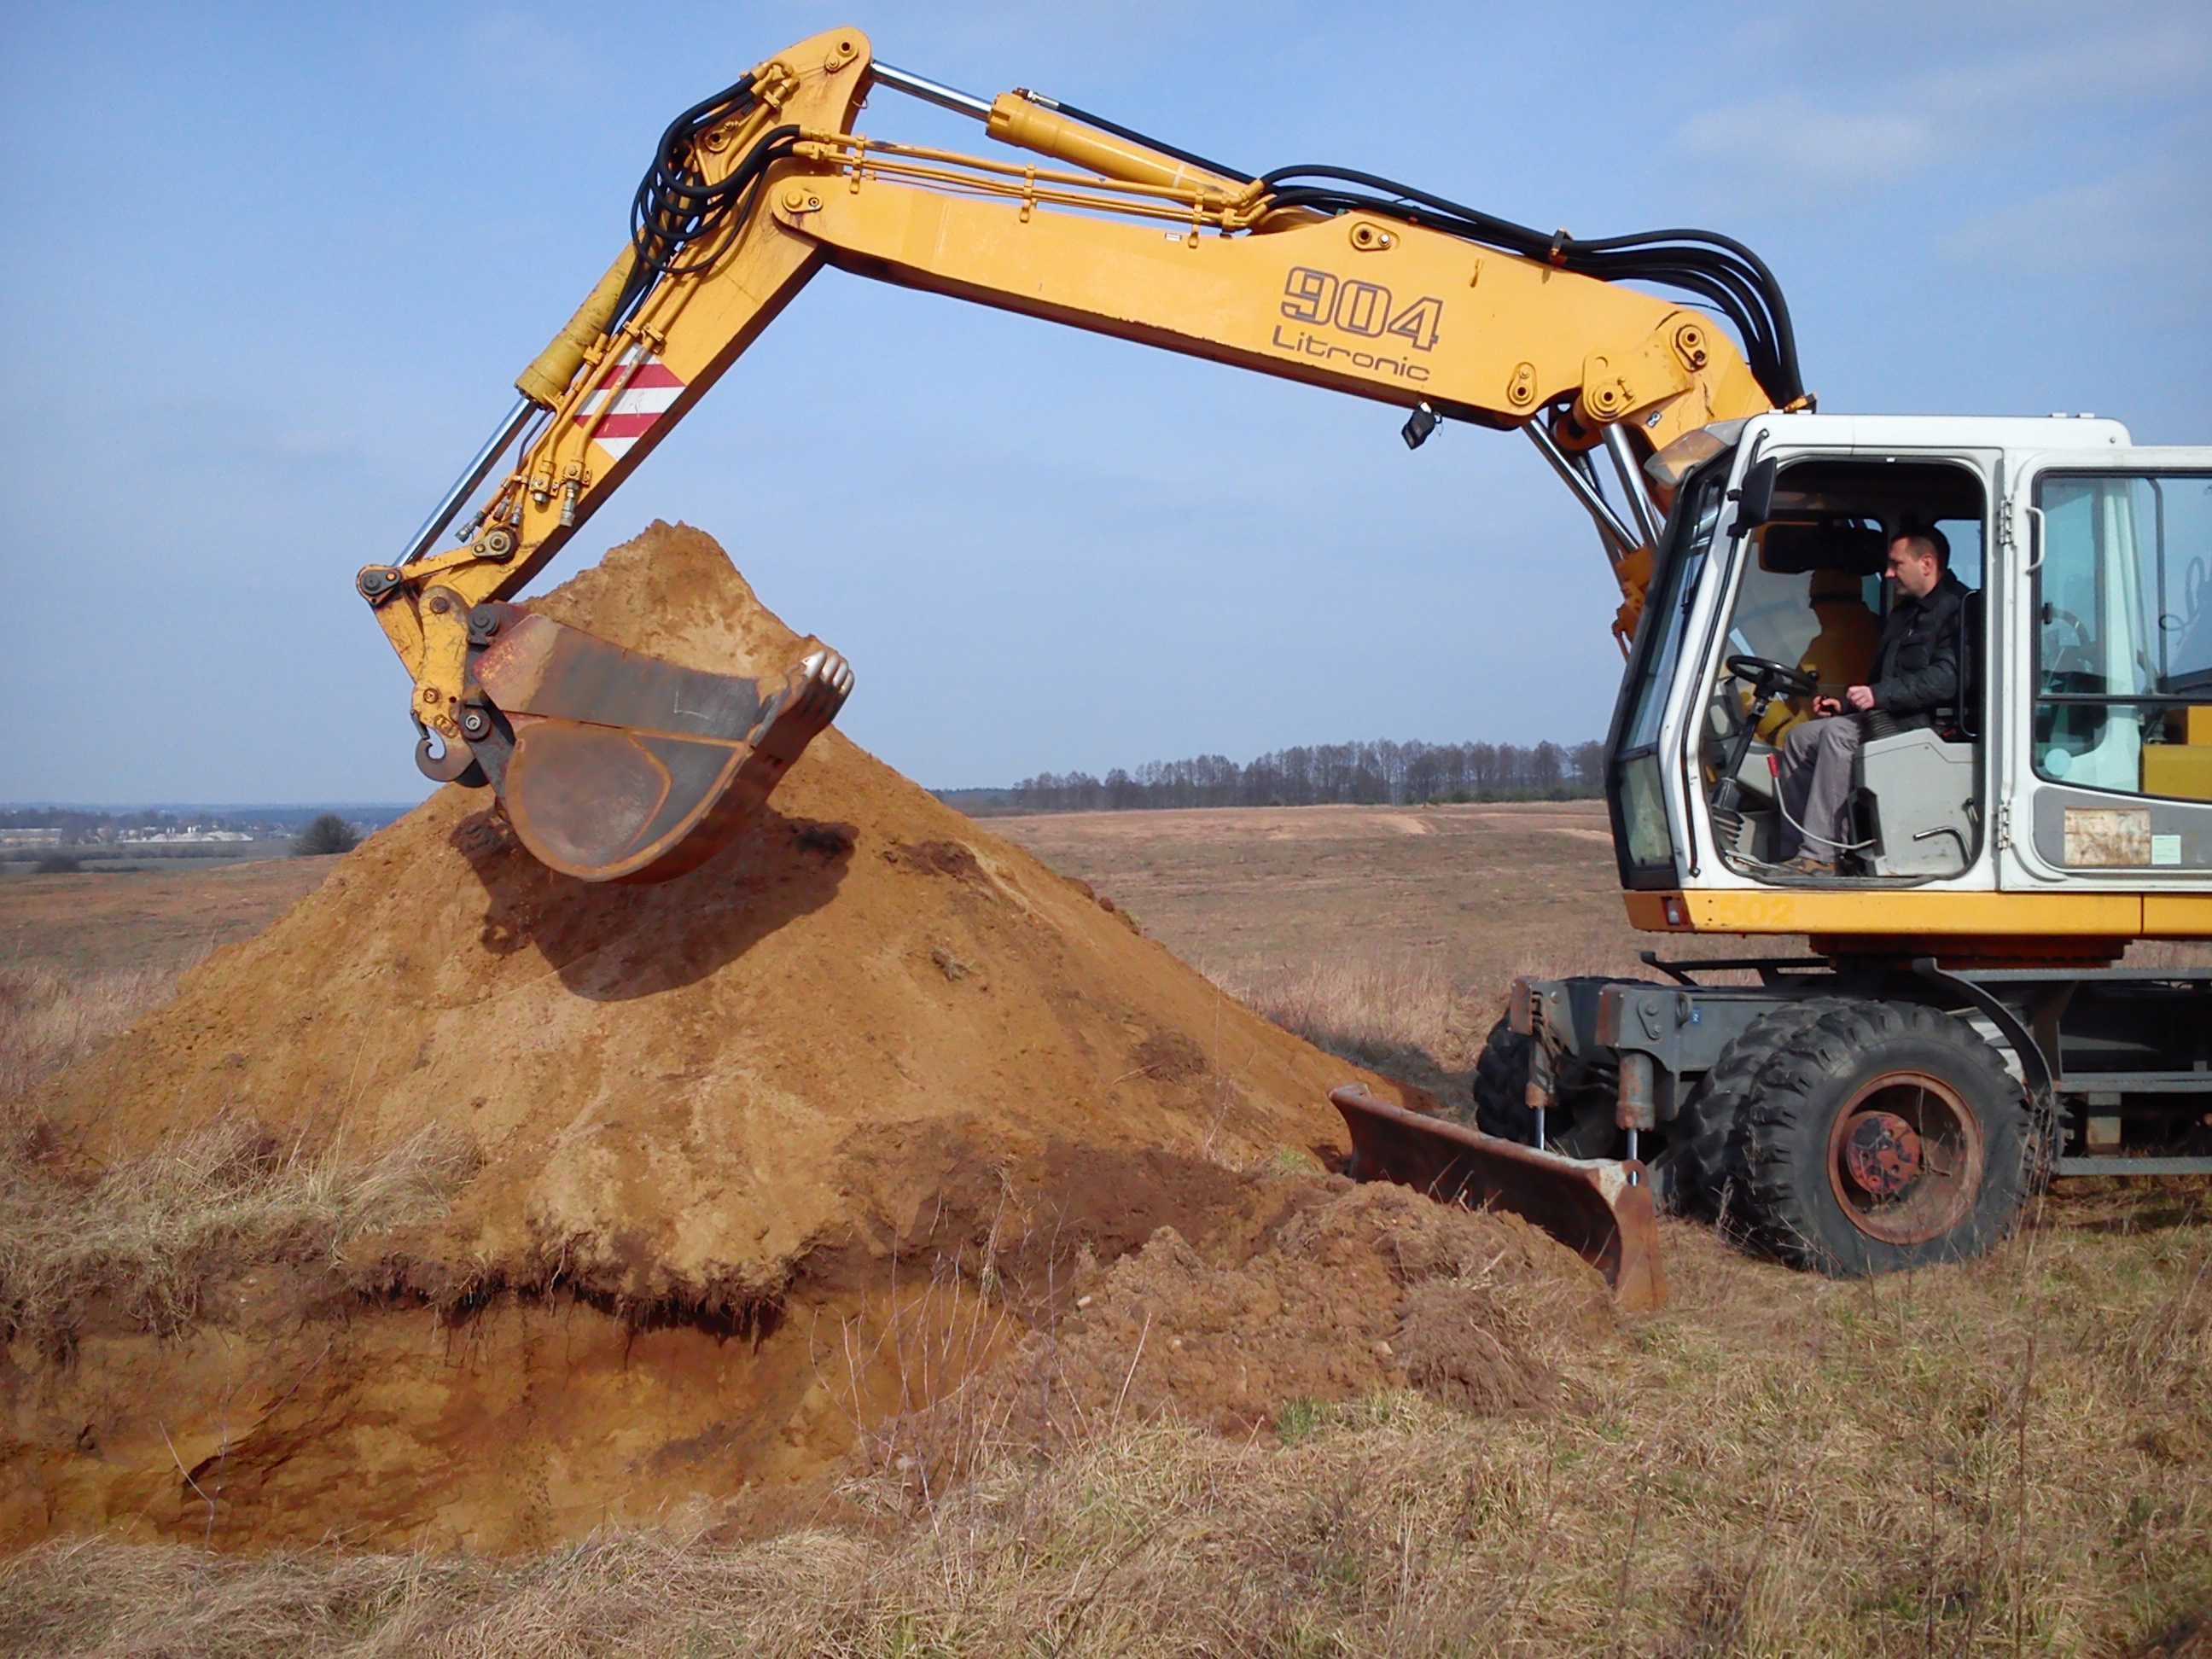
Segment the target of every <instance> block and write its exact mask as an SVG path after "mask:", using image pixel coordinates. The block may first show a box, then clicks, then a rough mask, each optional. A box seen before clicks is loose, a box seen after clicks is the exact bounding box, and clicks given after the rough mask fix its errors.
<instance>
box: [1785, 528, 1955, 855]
mask: <svg viewBox="0 0 2212 1659" xmlns="http://www.w3.org/2000/svg"><path fill="white" fill-rule="evenodd" d="M1888 574H1889V580H1891V581H1893V582H1894V583H1895V584H1896V585H1897V598H1896V602H1895V603H1894V604H1893V605H1892V606H1891V607H1890V611H1889V614H1888V616H1887V617H1884V618H1883V619H1882V624H1881V647H1880V648H1879V649H1878V650H1877V651H1876V652H1875V667H1874V678H1873V680H1872V681H1871V682H1870V683H1869V684H1865V685H1853V686H1850V687H1847V688H1846V689H1845V690H1844V695H1843V696H1841V697H1830V696H1816V697H1814V699H1813V716H1814V717H1813V718H1812V719H1811V720H1807V721H1806V722H1805V723H1804V724H1803V725H1802V726H1797V727H1796V729H1795V730H1793V731H1792V732H1790V735H1789V737H1788V738H1786V739H1785V740H1784V743H1783V745H1782V810H1783V813H1784V818H1783V823H1782V837H1781V852H1782V855H1783V858H1784V863H1785V867H1787V868H1789V869H1790V870H1792V871H1795V872H1797V873H1799V874H1801V875H1809V876H1832V875H1834V874H1835V873H1836V857H1837V854H1838V853H1840V852H1842V851H1843V850H1844V847H1845V843H1846V842H1847V840H1848V833H1847V826H1846V825H1845V823H1844V798H1845V797H1846V796H1847V795H1849V794H1850V787H1851V763H1852V760H1853V758H1854V757H1857V754H1858V751H1859V744H1860V742H1861V740H1862V739H1863V738H1864V736H1865V717H1866V716H1867V715H1869V714H1875V713H1877V712H1879V713H1881V714H1887V715H1888V716H1889V717H1890V719H1891V720H1893V722H1894V723H1895V726H1896V729H1897V730H1899V731H1905V732H1909V731H1912V730H1915V729H1916V728H1917V727H1920V726H1929V725H1932V724H1933V723H1934V720H1933V715H1934V713H1935V711H1936V709H1937V708H1942V707H1943V706H1944V705H1945V704H1947V703H1954V702H1957V701H1958V697H1959V607H1960V605H1962V604H1964V603H1965V601H1966V584H1965V583H1964V582H1961V581H1960V580H1959V579H1958V578H1957V577H1956V576H1954V575H1953V574H1951V544H1950V543H1949V542H1948V541H1946V540H1945V539H1944V537H1943V532H1942V531H1940V530H1936V529H1932V528H1930V529H1927V530H1906V531H1902V532H1899V534H1898V535H1896V536H1895V537H1893V538H1892V539H1891V541H1890V544H1889V572H1888Z"/></svg>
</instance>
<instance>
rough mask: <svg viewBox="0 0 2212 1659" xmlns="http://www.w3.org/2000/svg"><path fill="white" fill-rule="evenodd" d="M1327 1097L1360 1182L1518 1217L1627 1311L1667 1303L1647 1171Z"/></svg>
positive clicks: (1358, 1097)
mask: <svg viewBox="0 0 2212 1659" xmlns="http://www.w3.org/2000/svg"><path fill="white" fill-rule="evenodd" d="M1328 1098H1329V1103H1330V1104H1331V1105H1333V1106H1334V1107H1335V1108H1336V1109H1337V1110H1338V1111H1340V1112H1341V1113H1342V1114H1343V1115H1344V1121H1345V1127H1347V1128H1348V1129H1350V1130H1351V1131H1352V1174H1353V1176H1354V1177H1355V1178H1356V1179H1358V1180H1360V1181H1395V1182H1399V1183H1400V1184H1401V1185H1402V1186H1407V1187H1413V1188H1419V1190H1420V1191H1422V1192H1425V1193H1426V1194H1429V1195H1430V1196H1431V1198H1435V1199H1439V1200H1443V1202H1445V1203H1447V1204H1451V1203H1458V1204H1464V1205H1467V1206H1468V1207H1469V1208H1473V1209H1482V1208H1496V1209H1500V1210H1510V1212H1513V1213H1514V1214H1515V1215H1517V1216H1519V1217H1521V1218H1522V1219H1523V1220H1525V1221H1528V1222H1529V1223H1531V1224H1533V1225H1535V1226H1538V1227H1541V1228H1542V1229H1543V1230H1544V1231H1546V1232H1547V1233H1549V1234H1551V1236H1552V1237H1554V1238H1556V1239H1558V1240H1559V1242H1560V1243H1563V1244H1565V1246H1566V1247H1567V1248H1568V1249H1571V1250H1572V1251H1574V1252H1575V1253H1576V1254H1577V1255H1579V1256H1581V1257H1582V1259H1583V1261H1587V1262H1589V1264H1590V1265H1591V1266H1592V1267H1595V1268H1596V1269H1597V1270H1598V1271H1599V1272H1600V1273H1603V1274H1604V1275H1605V1281H1606V1283H1607V1285H1611V1286H1612V1287H1613V1301H1614V1303H1615V1304H1617V1305H1618V1306H1619V1307H1620V1308H1621V1309H1622V1310H1625V1311H1626V1312H1630V1313H1643V1312H1646V1311H1648V1310H1651V1309H1654V1308H1657V1307H1660V1306H1662V1305H1663V1304H1665V1302H1666V1300H1667V1279H1666V1275H1665V1274H1664V1273H1662V1271H1661V1269H1660V1266H1659V1232H1658V1224H1657V1221H1656V1218H1655V1216H1654V1212H1653V1211H1652V1208H1651V1188H1650V1182H1648V1181H1647V1180H1646V1179H1645V1177H1644V1166H1643V1165H1642V1164H1636V1163H1616V1162H1613V1161H1612V1160H1610V1159H1605V1158H1562V1157H1561V1156H1560V1155H1559V1153H1557V1152H1539V1151H1538V1150H1537V1149H1536V1148H1535V1147H1534V1146H1521V1145H1519V1144H1517V1143H1516V1142H1514V1141H1510V1140H1500V1139H1498V1138H1497V1137H1496V1136H1494V1135H1486V1134H1484V1133H1481V1132H1480V1130H1476V1129H1470V1128H1467V1127H1463V1126H1462V1125H1460V1124H1457V1123H1454V1122H1452V1121H1449V1119H1446V1118H1441V1117H1427V1116H1424V1115H1422V1114H1421V1113H1419V1112H1409V1111H1407V1109H1405V1108H1404V1107H1402V1106H1392V1105H1389V1104H1388V1103H1384V1102H1383V1101H1380V1100H1377V1099H1376V1098H1375V1097H1374V1096H1372V1095H1370V1094H1369V1093H1368V1092H1367V1091H1365V1090H1364V1089H1361V1088H1359V1087H1358V1086H1357V1085H1352V1086H1349V1087H1346V1088H1342V1089H1339V1090H1337V1091H1334V1093H1332V1094H1331V1095H1330V1096H1329V1097H1328Z"/></svg>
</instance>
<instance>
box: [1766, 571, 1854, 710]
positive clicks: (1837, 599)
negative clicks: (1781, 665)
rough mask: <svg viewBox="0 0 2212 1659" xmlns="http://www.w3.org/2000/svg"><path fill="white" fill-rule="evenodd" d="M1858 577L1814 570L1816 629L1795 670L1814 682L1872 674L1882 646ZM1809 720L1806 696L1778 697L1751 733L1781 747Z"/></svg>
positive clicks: (1848, 681) (1836, 682) (1840, 682)
mask: <svg viewBox="0 0 2212 1659" xmlns="http://www.w3.org/2000/svg"><path fill="white" fill-rule="evenodd" d="M1860 587H1861V584H1860V580H1859V578H1858V577H1857V576H1855V575H1853V574H1851V573H1850V571H1848V570H1815V571H1814V573H1813V583H1812V606H1813V615H1814V617H1816V618H1818V619H1819V621H1820V632H1818V633H1817V634H1815V635H1813V637H1812V639H1811V640H1810V641H1808V642H1807V644H1806V647H1805V649H1804V652H1803V653H1802V655H1801V656H1800V657H1799V658H1798V659H1797V666H1798V668H1799V669H1800V670H1801V671H1803V672H1805V673H1808V674H1810V675H1811V676H1812V677H1813V679H1814V684H1816V685H1820V686H1831V687H1832V686H1844V685H1856V684H1858V683H1860V682H1861V681H1863V680H1866V679H1869V678H1872V677H1873V674H1874V663H1875V653H1876V652H1877V651H1878V650H1879V649H1880V648H1881V617H1877V616H1875V614H1874V612H1873V611H1869V610H1868V609H1867V605H1866V599H1865V598H1864V597H1863V594H1862V592H1861V591H1860ZM1812 718H1813V708H1812V704H1811V702H1810V700H1809V699H1808V701H1806V702H1804V703H1802V705H1801V704H1800V703H1799V702H1797V700H1796V699H1795V698H1790V697H1778V698H1776V699H1775V700H1774V702H1772V703H1771V704H1770V705H1768V707H1767V710H1766V714H1765V718H1764V719H1762V720H1760V721H1759V730H1758V731H1757V732H1755V733H1754V734H1753V735H1755V736H1756V737H1757V738H1759V741H1760V742H1761V743H1764V744H1770V745H1771V746H1773V747H1775V748H1780V747H1781V745H1782V740H1783V738H1785V737H1786V736H1788V735H1789V734H1790V732H1794V731H1796V729H1797V728H1798V727H1799V726H1802V725H1803V724H1804V723H1805V722H1806V721H1807V720H1811V719H1812Z"/></svg>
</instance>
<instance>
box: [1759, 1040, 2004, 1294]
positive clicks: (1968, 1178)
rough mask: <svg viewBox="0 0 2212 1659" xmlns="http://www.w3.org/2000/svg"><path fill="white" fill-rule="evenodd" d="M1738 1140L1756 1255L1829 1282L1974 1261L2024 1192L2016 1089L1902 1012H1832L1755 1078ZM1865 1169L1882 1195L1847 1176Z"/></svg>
mask: <svg viewBox="0 0 2212 1659" xmlns="http://www.w3.org/2000/svg"><path fill="white" fill-rule="evenodd" d="M1898 1125H1902V1126H1903V1127H1906V1128H1910V1129H1911V1131H1912V1132H1913V1137H1912V1139H1911V1143H1910V1145H1911V1146H1912V1147H1913V1148H1915V1149H1916V1150H1915V1151H1914V1152H1912V1153H1911V1155H1910V1156H1909V1157H1900V1156H1899V1141H1898V1139H1895V1138H1893V1137H1890V1136H1888V1135H1887V1133H1886V1131H1887V1129H1888V1128H1890V1127H1894V1126H1898ZM1736 1127H1737V1133H1738V1136H1739V1146H1738V1150H1737V1153H1736V1155H1737V1156H1738V1157H1740V1158H1741V1168H1742V1171H1743V1184H1744V1188H1745V1190H1744V1192H1743V1194H1742V1200H1741V1201H1742V1205H1743V1208H1744V1212H1745V1215H1746V1218H1747V1220H1748V1221H1749V1222H1750V1223H1751V1224H1752V1227H1753V1237H1755V1239H1756V1240H1757V1242H1758V1243H1759V1244H1760V1245H1762V1246H1763V1247H1764V1248H1765V1249H1769V1250H1771V1251H1772V1252H1773V1253H1774V1254H1775V1255H1778V1256H1780V1257H1782V1258H1783V1259H1784V1261H1794V1262H1796V1263H1798V1264H1800V1265H1802V1266H1805V1267H1814V1268H1816V1269H1818V1270H1819V1271H1820V1272H1821V1273H1828V1274H1831V1275H1832V1276H1835V1277H1838V1278H1858V1277H1862V1276H1863V1275H1866V1274H1869V1273H1892V1272H1894V1271H1896V1270H1897V1269H1899V1268H1901V1267H1927V1266H1930V1265H1932V1264H1935V1263H1937V1262H1943V1261H1960V1260H1962V1259H1964V1258H1966V1257H1968V1256H1972V1255H1979V1254H1981V1253H1982V1252H1983V1251H1984V1250H1986V1249H1989V1248H1990V1246H1991V1245H1993V1244H1995V1243H1996V1242H1997V1241H1998V1240H1999V1239H2001V1238H2002V1237H2004V1235H2005V1234H2006V1233H2007V1232H2008V1231H2009V1230H2010V1229H2011V1227H2012V1225H2013V1222H2014V1221H2015V1218H2017V1217H2018V1215H2019V1213H2020V1206H2021V1201H2022V1200H2023V1199H2024V1198H2025V1196H2026V1194H2027V1182H2028V1174H2029V1172H2028V1169H2027V1156H2026V1154H2027V1130H2028V1125H2027V1102H2026V1099H2025V1097H2023V1096H2022V1094H2021V1086H2020V1085H2019V1084H2018V1083H2017V1082H2016V1081H2015V1080H2014V1079H2013V1077H2012V1076H2011V1074H2010V1073H2008V1072H2007V1071H2006V1070H2005V1066H2004V1061H2003V1060H2002V1058H2001V1057H2000V1056H1999V1054H1997V1051H1996V1049H1995V1048H1991V1047H1990V1045H1989V1044H1988V1043H1987V1042H1984V1041H1983V1040H1982V1039H1981V1037H1980V1036H1978V1034H1977V1033H1976V1032H1975V1031H1974V1030H1972V1027H1970V1026H1968V1025H1967V1024H1965V1023H1964V1022H1963V1021H1960V1020H1957V1019H1954V1018H1951V1017H1950V1016H1948V1014H1943V1013H1939V1012H1936V1010H1934V1009H1931V1008H1923V1007H1921V1006H1917V1004H1913V1003H1903V1002H1838V1003H1830V1004H1828V1005H1827V1006H1826V1008H1825V1010H1824V1012H1822V1013H1821V1015H1820V1018H1818V1019H1816V1020H1814V1022H1813V1023H1812V1024H1809V1025H1808V1026H1805V1027H1803V1028H1802V1030H1800V1031H1799V1032H1798V1033H1797V1034H1796V1036H1795V1037H1794V1038H1793V1039H1792V1041H1790V1042H1789V1043H1788V1044H1787V1045H1786V1046H1785V1047H1784V1048H1782V1049H1781V1050H1780V1051H1779V1052H1778V1053H1777V1054H1774V1055H1773V1056H1772V1057H1771V1059H1770V1060H1768V1061H1767V1062H1766V1063H1765V1066H1762V1067H1761V1068H1760V1069H1759V1075H1758V1079H1757V1082H1756V1084H1755V1086H1754V1087H1753V1090H1752V1091H1751V1093H1750V1095H1749V1097H1748V1098H1747V1100H1746V1101H1745V1102H1744V1103H1743V1104H1742V1105H1741V1107H1740V1108H1739V1109H1738V1112H1737V1117H1736ZM1855 1140H1856V1141H1857V1143H1858V1146H1859V1150H1860V1152H1861V1153H1862V1154H1863V1156H1862V1158H1858V1159H1855V1158H1853V1157H1852V1155H1851V1154H1852V1151H1853V1143H1854V1141H1855ZM1869 1148H1871V1149H1872V1150H1871V1152H1869ZM1869 1157H1870V1158H1889V1159H1891V1160H1893V1164H1892V1167H1891V1168H1889V1169H1887V1170H1879V1171H1877V1172H1876V1174H1875V1178H1876V1179H1877V1180H1878V1181H1880V1182H1895V1183H1896V1184H1895V1185H1894V1186H1893V1187H1889V1188H1887V1189H1886V1190H1884V1191H1882V1192H1881V1193H1879V1194H1877V1193H1876V1192H1875V1189H1874V1188H1869V1187H1868V1186H1866V1185H1865V1184H1864V1182H1865V1181H1866V1179H1867V1177H1866V1176H1864V1175H1863V1174H1854V1173H1853V1169H1854V1166H1855V1164H1856V1165H1858V1166H1859V1167H1860V1168H1862V1169H1863V1167H1864V1164H1865V1163H1866V1162H1867V1161H1868V1158H1869Z"/></svg>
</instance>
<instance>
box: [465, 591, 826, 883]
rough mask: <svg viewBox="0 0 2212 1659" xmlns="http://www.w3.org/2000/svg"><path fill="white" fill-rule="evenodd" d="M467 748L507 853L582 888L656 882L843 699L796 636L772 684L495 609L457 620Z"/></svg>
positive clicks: (729, 827) (799, 748) (700, 845)
mask: <svg viewBox="0 0 2212 1659" xmlns="http://www.w3.org/2000/svg"><path fill="white" fill-rule="evenodd" d="M469 623H470V646H469V678H470V683H471V690H472V691H473V692H474V693H476V695H477V696H479V697H480V698H481V700H482V701H483V702H484V703H485V704H487V705H489V710H488V712H489V714H492V716H493V718H492V719H491V721H490V725H491V728H492V729H490V730H489V732H486V733H485V734H484V735H483V736H481V737H477V738H473V739H472V741H471V747H472V748H473V750H474V751H475V757H476V760H477V763H479V764H481V765H482V766H483V769H484V773H485V775H486V776H487V777H488V779H489V781H490V782H491V783H492V784H493V785H494V786H495V787H496V788H497V789H498V791H499V793H500V798H501V799H502V800H503V801H504V802H505V803H506V805H507V817H509V819H510V820H512V822H513V825H514V831H515V834H516V836H518V837H519V838H520V841H521V842H522V844H523V845H524V846H525V847H526V848H529V849H530V851H531V852H532V854H534V855H536V857H537V858H538V860H540V861H541V862H543V863H544V864H546V865H548V866H550V867H552V868H553V869H556V870H558V871H560V872H562V874H563V875H569V876H574V877H577V878H580V879H581V880H584V881H665V880H666V879H667V878H670V877H671V876H678V875H681V874H683V873H684V872H685V871H687V870H690V869H693V868H695V867H696V866H698V865H700V864H702V863H703V862H705V861H706V860H707V859H708V858H709V857H711V856H712V855H713V854H714V852H715V851H716V850H717V849H718V848H720V847H721V846H723V845H724V844H725V843H726V842H727V841H728V840H729V839H730V837H731V836H732V834H734V833H735V832H736V830H737V829H738V827H739V826H740V825H742V824H743V823H744V822H745V820H746V819H747V818H749V817H751V815H752V814H753V813H754V812H756V811H757V810H758V809H759V807H760V805H761V803H762V802H763V801H764V800H766V799H768V795H769V791H770V790H772V789H774V788H775V786H776V784H777V782H778V781H781V778H782V776H783V775H784V773H785V771H786V770H787V769H789V767H790V765H791V763H793V761H795V760H797V759H798V758H799V756H800V754H801V753H803V752H804V751H805V748H806V745H807V744H808V743H809V742H811V740H812V739H813V738H814V737H815V735H816V734H817V732H820V731H821V730H822V729H823V727H824V726H828V725H829V722H830V721H831V720H835V719H836V716H837V711H838V710H839V709H840V708H843V707H844V703H845V699H846V697H847V696H848V695H849V694H850V693H851V691H852V689H853V671H852V669H851V667H850V666H849V665H848V664H847V663H846V661H845V659H843V658H842V657H841V656H839V655H838V654H837V653H836V652H834V651H831V650H829V649H828V648H827V647H824V646H823V645H822V644H821V642H820V641H814V640H810V641H806V642H805V644H804V645H803V646H802V647H801V655H800V658H799V661H798V662H797V663H795V664H793V666H792V668H791V669H790V671H788V672H787V674H786V675H785V676H784V677H783V678H781V679H780V680H754V679H746V678H739V677H738V676H735V675H729V674H708V673H703V672H702V671H699V670H697V669H692V668H679V667H678V666H676V665H674V664H673V663H666V662H662V661H660V660H659V659H658V658H654V657H647V656H644V655H641V653H637V652H635V651H626V650H624V649H623V647H620V646H618V645H611V644H609V643H608V642H607V641H605V640H602V639H599V638H596V637H594V636H593V635H590V634H586V633H585V632H583V631H582V630H581V629H574V628H568V627H565V626H563V625H562V624H561V623H556V622H552V621H550V620H548V619H547V618H546V617H539V616H534V615H532V613H530V612H529V611H524V610H522V609H520V607H519V606H516V605H499V604H493V605H480V606H478V607H477V609H476V610H475V611H472V612H471V614H470V617H469Z"/></svg>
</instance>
